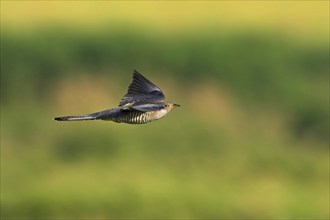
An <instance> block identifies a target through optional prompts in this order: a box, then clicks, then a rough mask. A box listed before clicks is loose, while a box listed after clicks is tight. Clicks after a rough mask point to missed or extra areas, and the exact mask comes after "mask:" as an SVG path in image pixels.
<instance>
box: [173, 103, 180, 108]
mask: <svg viewBox="0 0 330 220" xmlns="http://www.w3.org/2000/svg"><path fill="white" fill-rule="evenodd" d="M173 106H174V107H181V105H179V104H173Z"/></svg>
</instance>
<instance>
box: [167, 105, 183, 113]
mask: <svg viewBox="0 0 330 220" xmlns="http://www.w3.org/2000/svg"><path fill="white" fill-rule="evenodd" d="M164 107H165V109H166V110H167V111H168V112H169V111H171V110H172V109H173V108H174V107H180V105H179V104H173V103H166V104H165V106H164Z"/></svg>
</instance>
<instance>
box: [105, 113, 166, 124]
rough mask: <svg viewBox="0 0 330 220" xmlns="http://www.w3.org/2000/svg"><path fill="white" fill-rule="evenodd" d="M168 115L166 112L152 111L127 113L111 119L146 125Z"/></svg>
mask: <svg viewBox="0 0 330 220" xmlns="http://www.w3.org/2000/svg"><path fill="white" fill-rule="evenodd" d="M166 113H167V111H166V110H159V111H150V112H141V111H134V110H133V111H125V112H122V113H121V114H120V115H117V116H116V117H113V118H111V120H112V121H114V122H118V123H120V122H124V123H128V124H144V123H148V122H152V121H154V120H157V119H160V118H162V117H163V116H165V115H166Z"/></svg>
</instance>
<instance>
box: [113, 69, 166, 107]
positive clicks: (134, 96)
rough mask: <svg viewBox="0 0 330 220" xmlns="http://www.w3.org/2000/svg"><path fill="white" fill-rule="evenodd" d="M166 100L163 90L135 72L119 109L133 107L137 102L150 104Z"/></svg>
mask: <svg viewBox="0 0 330 220" xmlns="http://www.w3.org/2000/svg"><path fill="white" fill-rule="evenodd" d="M164 100H165V96H164V94H163V92H162V90H160V88H158V87H157V86H156V85H155V84H153V83H152V82H150V81H149V80H147V79H146V78H145V77H144V76H142V75H141V74H140V73H139V72H138V71H136V70H134V72H133V81H132V83H131V84H130V85H129V87H128V91H127V94H126V95H125V96H124V97H123V98H122V99H121V101H120V103H119V107H122V106H125V105H126V106H127V105H133V104H134V103H136V102H148V103H150V102H161V101H164Z"/></svg>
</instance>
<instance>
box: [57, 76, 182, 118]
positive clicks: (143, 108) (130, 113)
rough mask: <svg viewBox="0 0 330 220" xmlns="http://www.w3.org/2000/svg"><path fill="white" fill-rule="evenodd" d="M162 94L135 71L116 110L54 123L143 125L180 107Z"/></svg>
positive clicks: (77, 116) (78, 116)
mask: <svg viewBox="0 0 330 220" xmlns="http://www.w3.org/2000/svg"><path fill="white" fill-rule="evenodd" d="M164 99H165V96H164V94H163V92H162V91H161V90H160V89H159V88H158V87H157V86H156V85H154V84H153V83H152V82H150V81H149V80H147V79H146V78H145V77H143V76H142V75H141V74H140V73H138V72H137V71H134V73H133V82H132V83H131V84H130V86H129V88H128V92H127V94H126V95H125V96H124V97H123V98H122V100H121V102H120V103H119V107H118V108H112V109H108V110H105V111H100V112H95V113H91V114H85V115H76V116H63V117H56V118H54V120H56V121H84V120H105V121H114V122H118V123H121V122H123V123H128V124H144V123H148V122H152V121H155V120H158V119H160V118H162V117H164V116H165V115H166V114H167V113H168V112H170V111H171V110H172V109H173V108H174V107H177V106H180V105H178V104H172V103H168V102H164Z"/></svg>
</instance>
